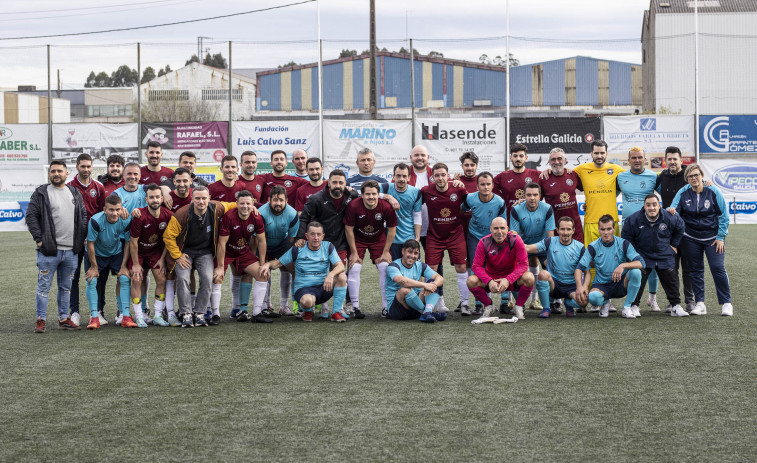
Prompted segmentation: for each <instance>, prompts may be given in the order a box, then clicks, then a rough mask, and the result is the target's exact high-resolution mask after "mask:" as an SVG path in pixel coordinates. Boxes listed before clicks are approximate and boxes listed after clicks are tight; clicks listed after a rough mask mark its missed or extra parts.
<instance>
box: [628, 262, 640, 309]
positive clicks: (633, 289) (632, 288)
mask: <svg viewBox="0 0 757 463" xmlns="http://www.w3.org/2000/svg"><path fill="white" fill-rule="evenodd" d="M640 288H641V270H639V269H637V268H632V269H631V270H629V271H628V290H627V292H626V303H625V306H626V307H631V306H632V305H633V301H634V300H635V299H636V294H638V292H639V290H640Z"/></svg>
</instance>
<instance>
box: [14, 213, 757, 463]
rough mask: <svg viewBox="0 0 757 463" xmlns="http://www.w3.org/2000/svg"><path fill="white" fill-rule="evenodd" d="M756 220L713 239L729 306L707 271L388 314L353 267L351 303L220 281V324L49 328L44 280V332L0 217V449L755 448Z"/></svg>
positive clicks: (21, 243) (367, 276)
mask: <svg viewBox="0 0 757 463" xmlns="http://www.w3.org/2000/svg"><path fill="white" fill-rule="evenodd" d="M754 230H755V229H754V228H753V227H751V226H748V225H739V226H732V227H731V235H730V236H729V238H728V239H727V241H726V253H727V258H726V262H727V267H728V271H729V276H730V281H731V289H732V293H733V301H734V307H735V311H734V312H735V316H734V317H732V318H728V317H721V316H720V315H719V314H720V307H719V306H718V305H717V301H716V300H715V291H714V288H712V278H711V277H710V276H709V273H708V274H707V275H706V281H707V284H708V293H707V306H708V312H709V314H708V315H707V316H704V317H693V316H692V317H688V318H673V317H670V316H668V315H667V314H664V313H656V314H651V313H650V312H649V311H648V308H647V307H646V305H645V304H644V305H643V307H642V314H643V316H642V317H641V318H640V319H635V320H626V319H622V318H620V316H619V313H618V314H611V316H610V318H608V319H599V318H597V316H596V314H579V316H578V317H576V318H575V319H566V318H564V316H563V317H554V318H551V319H548V320H542V319H538V318H537V317H536V315H537V312H535V311H527V314H526V317H527V318H526V320H523V321H519V322H518V323H516V324H502V325H491V324H488V325H481V326H475V325H471V324H470V320H471V318H470V317H461V316H460V315H459V314H452V313H451V314H450V315H451V316H450V318H449V319H448V320H447V321H445V322H442V323H436V324H434V325H425V324H421V323H419V322H393V321H389V320H385V319H382V318H381V317H380V315H379V314H380V303H379V291H378V286H377V284H376V282H377V281H378V278H377V274H376V270H375V267H373V266H372V265H365V266H364V269H363V276H362V281H363V288H362V289H363V290H362V292H361V295H362V297H363V302H362V304H361V305H362V308H363V309H364V311H366V312H367V313H368V316H367V318H366V319H364V320H358V321H354V320H351V321H349V322H347V323H344V324H336V323H331V322H327V321H316V322H313V323H309V324H306V323H304V322H302V321H300V320H295V319H294V318H286V319H279V320H277V321H276V322H275V323H273V324H271V325H262V324H251V323H245V324H241V323H237V322H235V321H231V320H229V319H228V312H229V305H230V301H231V297H230V293H229V289H228V283H226V282H225V283H224V293H223V301H222V315H223V316H224V317H223V319H222V323H221V325H220V326H217V327H208V328H194V329H180V328H158V327H150V328H148V329H146V330H139V329H131V330H127V329H123V328H118V327H115V326H113V325H112V324H111V325H109V326H106V327H104V328H103V329H101V330H99V331H96V332H87V331H86V330H82V331H79V332H68V331H57V330H56V329H55V328H56V323H55V318H56V317H55V314H56V308H55V302H54V301H55V286H54V287H53V292H52V293H51V297H50V307H49V309H48V314H49V316H48V320H49V321H50V322H49V323H48V332H47V333H46V334H44V335H39V334H33V333H32V330H33V327H34V299H35V292H36V284H35V277H36V267H35V260H34V259H35V255H34V251H33V246H34V245H33V243H32V240H31V238H30V237H29V235H28V234H27V233H3V234H0V249H2V256H3V259H2V262H3V264H2V266H0V281H2V293H1V294H2V302H3V304H2V306H3V309H2V311H1V312H0V317H1V318H0V321H1V323H0V340H1V342H2V346H3V349H2V351H3V353H2V368H1V369H0V371H1V372H2V374H1V375H0V390H2V392H3V398H4V399H5V404H4V407H3V411H2V413H1V414H0V416H2V424H0V444H1V445H0V461H67V462H68V461H377V460H391V461H433V460H437V461H506V460H509V461H534V460H535V461H753V460H754V459H755V458H757V457H756V455H757V454H756V453H755V452H756V451H757V438H755V435H756V434H757V419H755V415H756V414H757V395H756V394H755V392H754V390H755V386H756V385H757V372H756V371H755V368H754V359H755V358H757V347H756V345H755V341H756V339H755V329H754V326H755V321H757V320H756V319H757V317H756V316H755V311H754V310H753V306H754V302H755V296H754V294H755V293H754V290H753V287H754V284H755V283H754V282H753V278H752V268H753V267H754V265H753V256H754V251H753V242H754V239H753V237H754V236H755V231H754ZM446 270H447V275H448V276H450V275H454V270H453V269H452V268H451V267H447V269H446ZM274 280H277V278H274ZM448 281H451V282H452V283H451V284H450V283H448V284H447V285H446V294H447V296H446V300H447V305H448V306H450V307H454V306H455V305H457V302H458V300H459V299H458V297H457V288H456V286H455V284H454V280H453V279H448ZM276 288H277V285H276V287H275V288H274V301H277V300H278V290H277V289H276ZM109 292H110V291H109ZM82 294H83V291H82ZM660 294H661V297H660V305H661V306H663V307H664V306H665V304H666V301H665V298H664V296H662V294H663V292H662V291H660ZM82 297H83V296H82ZM644 300H646V298H644ZM82 302H84V300H83V301H82ZM109 304H110V306H109V308H110V311H109V314H110V315H112V314H113V313H114V309H113V302H112V301H109ZM615 305H616V307H620V306H621V302H620V301H619V300H616V301H615ZM84 312H86V310H85V311H84ZM87 318H88V316H87V315H84V316H83V321H85V320H86V319H87ZM109 318H111V317H109Z"/></svg>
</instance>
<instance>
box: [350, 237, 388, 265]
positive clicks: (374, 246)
mask: <svg viewBox="0 0 757 463" xmlns="http://www.w3.org/2000/svg"><path fill="white" fill-rule="evenodd" d="M385 244H386V240H381V241H375V242H373V243H364V242H362V241H359V240H355V247H356V248H357V255H358V257H360V258H361V259H362V258H363V256H364V255H365V250H366V249H367V250H368V252H369V254H370V256H371V260H372V261H374V262H376V261H377V260H378V259H380V258H381V254H383V253H384V245H385Z"/></svg>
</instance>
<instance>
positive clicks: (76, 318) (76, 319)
mask: <svg viewBox="0 0 757 463" xmlns="http://www.w3.org/2000/svg"><path fill="white" fill-rule="evenodd" d="M68 318H70V319H71V323H73V324H74V325H76V326H79V322H80V321H81V319H80V318H79V312H74V313H72V314H71V316H70V317H68Z"/></svg>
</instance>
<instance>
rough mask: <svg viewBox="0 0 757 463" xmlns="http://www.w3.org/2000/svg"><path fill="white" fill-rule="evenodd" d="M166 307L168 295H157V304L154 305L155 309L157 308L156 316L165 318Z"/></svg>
mask: <svg viewBox="0 0 757 463" xmlns="http://www.w3.org/2000/svg"><path fill="white" fill-rule="evenodd" d="M165 306H166V295H165V294H156V295H155V302H154V303H153V307H154V308H155V315H156V316H157V315H160V316H161V317H162V316H163V308H164V307H165Z"/></svg>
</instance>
